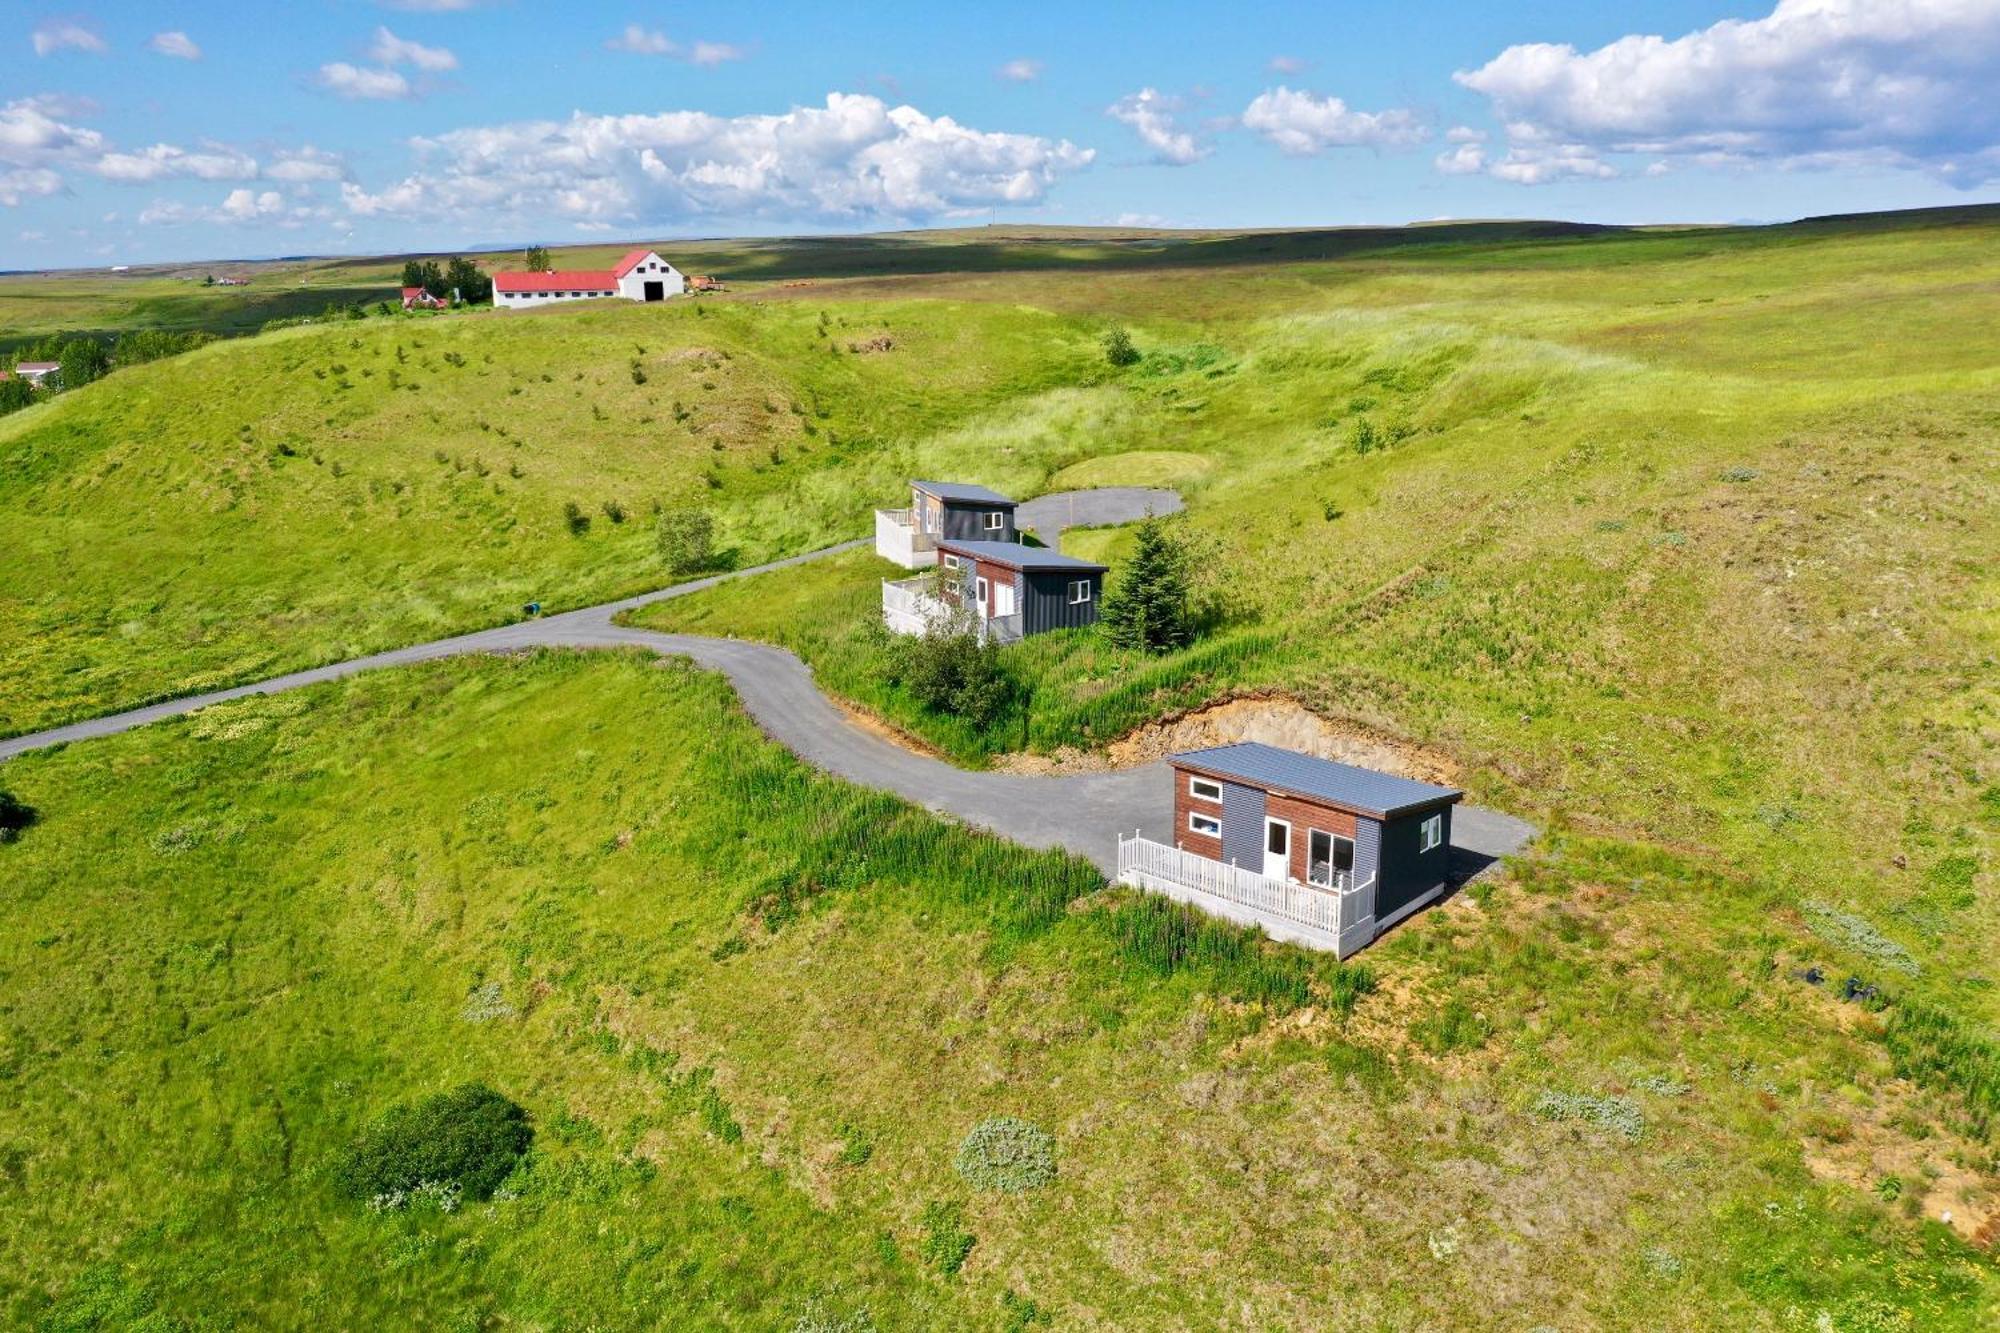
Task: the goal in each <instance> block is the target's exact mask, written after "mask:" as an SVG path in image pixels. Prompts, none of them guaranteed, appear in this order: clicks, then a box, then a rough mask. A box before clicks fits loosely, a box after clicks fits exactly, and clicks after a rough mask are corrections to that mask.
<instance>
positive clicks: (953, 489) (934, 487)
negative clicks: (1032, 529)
mask: <svg viewBox="0 0 2000 1333" xmlns="http://www.w3.org/2000/svg"><path fill="white" fill-rule="evenodd" d="M910 485H912V486H914V487H916V488H917V489H918V490H920V491H922V492H923V493H924V494H925V495H934V496H936V497H937V498H938V499H940V500H957V501H960V502H962V503H964V504H980V505H1006V506H1007V507H1008V508H1009V509H1012V508H1013V507H1014V501H1012V500H1009V499H1008V498H1007V497H1006V496H1004V495H1002V494H1000V492H998V491H989V490H987V489H986V488H985V487H984V486H974V485H971V484H969V483H967V482H962V481H913V482H911V483H910Z"/></svg>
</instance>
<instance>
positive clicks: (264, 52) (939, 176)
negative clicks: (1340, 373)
mask: <svg viewBox="0 0 2000 1333" xmlns="http://www.w3.org/2000/svg"><path fill="white" fill-rule="evenodd" d="M552 11H553V7H549V6H541V5H531V4H528V3H525V2H518V0H517V2H508V0H497V2H494V3H483V2H482V0H383V2H381V3H370V2H369V0H327V2H324V3H318V2H315V0H300V2H299V3H292V4H283V5H271V4H269V3H264V4H257V5H251V4H226V3H213V4H179V5H176V4H162V3H131V4H122V5H118V4H97V5H94V6H89V7H86V8H75V7H70V6H68V5H64V6H61V7H54V8H40V7H38V4H37V0H28V3H27V4H26V5H19V4H17V5H11V6H9V8H8V14H9V15H11V16H12V17H6V18H0V24H9V25H11V30H7V29H5V28H0V268H25V267H42V266H59V265H92V264H105V263H125V262H151V261H157V260H169V259H192V258H223V257H236V256H244V257H250V256H262V255H273V254H290V253H342V252H362V253H370V252H380V251H385V250H398V249H414V248H421V249H445V248H451V247H457V246H467V245H473V244H479V243H489V242H494V243H515V242H522V241H528V240H536V239H539V240H543V241H547V242H551V243H563V242H575V241H588V240H594V239H612V238H658V239H671V238H672V237H675V236H695V235H701V236H710V235H725V234H745V233H766V234H768V233H792V232H816V231H857V230H878V229H884V228H892V227H901V226H934V225H955V224H964V223H984V222H1050V223H1073V224H1104V223H1126V224H1133V223H1138V224H1146V225H1162V226H1297V225H1314V224H1342V223H1363V222H1386V223H1394V222H1409V221H1419V220H1425V219H1431V218H1440V217H1523V216H1536V217H1563V218H1574V219H1583V220H1593V221H1608V222H1657V221H1727V220H1739V219H1782V218H1789V217H1796V216H1802V215H1807V214H1813V213H1825V212H1839V211H1855V210H1865V209H1877V208H1899V207H1914V206H1921V205H1931V204H1951V203H1968V202H1984V201H1989V200H1992V199H1994V198H1997V197H2000V95H1996V94H1995V93H1994V92H1993V89H1994V88H1996V87H2000V0H1761V2H1759V3H1749V2H1746V3H1738V4H1733V5H1732V4H1724V3H1694V2H1691V0H1654V2H1650V3H1634V4H1626V5H1622V6H1606V5H1603V4H1601V3H1598V4H1585V3H1577V2H1575V0H1545V2H1542V3H1536V4H1532V5H1526V4H1518V5H1517V4H1505V3H1497V2H1495V0H1486V2H1483V3H1481V2H1465V0H1454V2H1450V3H1447V2H1446V0H1402V3H1399V4H1397V5H1393V6H1392V5H1381V4H1366V5H1364V4H1353V3H1339V4H1321V5H1316V6H1300V5H1279V4H1267V3H1239V4H1236V5H1233V6H1227V7H1224V6H1215V5H1201V6H1194V5H1187V6H1177V5H1171V4H1148V5H1137V4H1133V5H1122V4H1095V5H1091V4H1072V5H1064V6H1054V5H1041V4H1017V5H1014V6H979V7H977V8H972V7H964V8H958V7H952V6H942V7H941V6H938V5H936V4H935V3H927V4H921V5H919V4H914V3H899V2H894V0H882V2H878V3H874V4H870V5H867V6H856V7H847V6H840V7H835V6H827V5H823V4H821V5H772V6H746V5H740V4H738V5H723V4H676V5H665V6H661V5H645V4H590V3H579V4H568V5H565V6H563V7H562V10H561V11H560V13H559V14H557V13H555V12H552Z"/></svg>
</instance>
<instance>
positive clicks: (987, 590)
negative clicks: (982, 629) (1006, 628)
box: [972, 579, 993, 620]
mask: <svg viewBox="0 0 2000 1333" xmlns="http://www.w3.org/2000/svg"><path fill="white" fill-rule="evenodd" d="M992 595H993V585H992V584H990V583H988V582H987V581H986V580H985V579H974V580H973V581H972V596H973V598H974V600H976V601H977V602H978V603H979V618H980V619H981V620H984V619H986V617H987V614H988V599H990V598H991V597H992Z"/></svg>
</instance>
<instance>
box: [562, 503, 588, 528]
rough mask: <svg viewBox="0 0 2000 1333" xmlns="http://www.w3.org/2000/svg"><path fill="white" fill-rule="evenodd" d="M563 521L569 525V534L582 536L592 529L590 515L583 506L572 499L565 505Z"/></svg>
mask: <svg viewBox="0 0 2000 1333" xmlns="http://www.w3.org/2000/svg"><path fill="white" fill-rule="evenodd" d="M563 522H564V523H565V524H567V525H568V527H569V535H570V536H572V537H581V536H583V534H585V533H586V532H589V531H590V515H588V514H586V513H584V512H583V506H582V505H580V504H578V503H577V502H576V501H574V500H571V501H570V502H569V503H568V504H565V505H564V506H563Z"/></svg>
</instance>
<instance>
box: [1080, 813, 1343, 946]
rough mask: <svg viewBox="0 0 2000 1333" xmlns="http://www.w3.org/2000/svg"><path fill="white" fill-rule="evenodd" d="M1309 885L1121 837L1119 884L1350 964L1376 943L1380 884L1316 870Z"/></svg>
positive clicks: (1135, 835) (1327, 869)
mask: <svg viewBox="0 0 2000 1333" xmlns="http://www.w3.org/2000/svg"><path fill="white" fill-rule="evenodd" d="M1312 874H1313V878H1314V879H1315V880H1319V879H1324V880H1325V881H1326V883H1324V884H1319V883H1312V884H1301V883H1300V882H1299V881H1297V880H1295V879H1276V878H1273V877H1271V876H1268V875H1260V874H1258V873H1257V872H1255V871H1253V870H1245V869H1243V868H1242V867H1240V866H1236V865H1231V864H1228V863H1226V862H1222V861H1215V860H1211V859H1210V858H1208V857H1206V856H1200V855H1197V854H1196V853H1194V852H1190V851H1184V850H1182V849H1181V848H1179V847H1169V846H1167V845H1166V844H1164V843H1158V842H1153V841H1151V840H1150V839H1148V838H1144V837H1141V836H1140V835H1139V834H1138V833H1137V832H1136V831H1135V832H1134V833H1133V834H1132V836H1131V837H1129V838H1128V837H1125V836H1124V835H1123V834H1121V835H1119V838H1118V876H1117V879H1118V882H1119V883H1120V884H1124V885H1127V886H1129V887H1131V888H1135V889H1144V890H1146V891H1147V892H1149V893H1159V894H1164V895H1166V896H1167V897H1169V898H1173V899H1175V900H1177V901H1179V902H1184V903H1186V904H1188V905H1189V906H1190V907H1196V908H1199V909H1200V910H1202V911H1204V912H1207V913H1209V914H1210V915H1212V916H1219V917H1224V918H1226V919H1228V920H1230V921H1234V922H1236V923H1238V924H1239V925H1245V926H1261V927H1262V928H1263V930H1264V932H1265V933H1266V934H1268V935H1269V936H1271V938H1273V939H1278V940H1287V941H1290V942H1291V943H1293V944H1301V945H1304V946H1305V947H1307V948H1309V949H1323V950H1326V951H1328V952H1330V953H1332V954H1333V955H1334V956H1335V957H1337V958H1346V957H1348V956H1349V955H1351V954H1353V953H1355V952H1356V951H1357V950H1359V949H1360V948H1362V947H1363V946H1364V945H1366V944H1367V943H1368V942H1369V941H1370V940H1372V939H1374V937H1375V918H1374V915H1373V913H1372V912H1371V911H1370V910H1369V906H1370V904H1371V903H1372V902H1373V901H1374V898H1373V895H1372V894H1370V893H1368V892H1366V890H1368V889H1369V888H1371V887H1372V886H1373V881H1372V880H1369V881H1364V882H1363V883H1360V884H1355V883H1354V882H1353V881H1352V877H1351V876H1350V875H1348V874H1347V873H1346V872H1345V871H1337V870H1334V869H1333V868H1332V867H1331V866H1326V867H1314V869H1313V872H1312Z"/></svg>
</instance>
